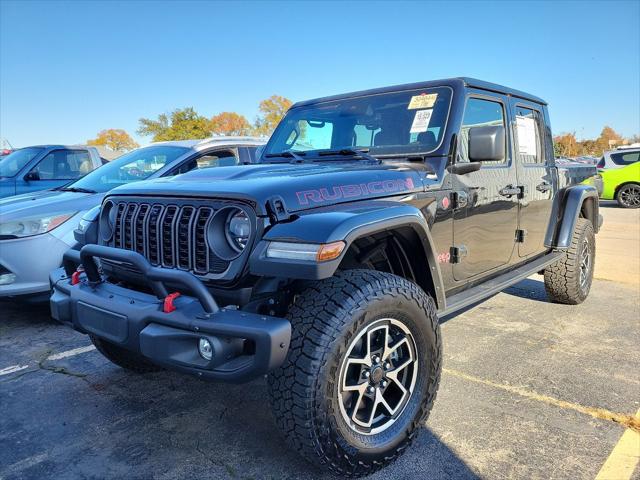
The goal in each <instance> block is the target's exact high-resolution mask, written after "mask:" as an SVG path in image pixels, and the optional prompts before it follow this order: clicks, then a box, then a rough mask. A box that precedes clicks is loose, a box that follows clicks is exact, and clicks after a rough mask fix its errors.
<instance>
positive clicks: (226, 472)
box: [0, 352, 479, 480]
mask: <svg viewBox="0 0 640 480" xmlns="http://www.w3.org/2000/svg"><path fill="white" fill-rule="evenodd" d="M69 368H70V369H73V370H76V371H81V372H83V373H85V372H86V374H87V376H85V377H84V378H76V377H70V376H69V375H60V374H55V373H49V372H38V373H33V374H30V375H25V376H23V377H21V378H18V379H15V380H12V381H10V382H6V383H3V384H2V390H3V391H4V394H3V396H4V395H6V397H5V399H4V401H3V402H2V403H4V404H5V405H4V407H3V410H5V411H10V412H12V414H11V416H3V417H0V431H2V432H3V435H2V436H3V443H4V444H5V445H7V446H9V448H5V449H1V450H0V465H3V467H0V477H2V478H5V479H7V480H8V479H13V478H20V479H31V478H33V479H37V478H43V477H47V478H71V479H74V478H101V479H106V478H132V479H135V478H163V479H173V478H216V479H247V480H248V479H272V478H273V479H276V478H277V479H298V478H305V479H331V478H335V477H333V476H331V475H327V474H325V473H323V472H321V471H319V470H317V469H315V468H314V467H313V466H311V465H310V464H308V463H306V462H305V461H304V460H302V458H301V457H300V456H299V455H298V454H297V452H295V451H293V450H291V449H289V448H288V447H287V446H286V445H285V442H284V440H283V438H282V437H281V436H280V435H279V432H278V430H277V428H276V425H275V424H274V422H273V419H272V417H271V413H270V409H269V405H268V400H267V389H266V382H265V381H264V380H263V379H260V380H256V381H254V382H251V383H249V384H245V385H229V384H213V383H206V382H202V381H199V380H196V379H193V378H191V377H186V376H181V375H178V374H173V373H169V372H160V373H156V374H147V375H136V374H131V373H128V372H126V371H124V370H121V369H119V368H117V367H115V366H113V365H111V364H110V363H108V362H107V361H106V360H105V359H103V358H102V357H101V356H100V355H98V354H97V353H96V352H93V353H91V354H87V355H86V356H79V357H75V358H74V359H73V360H72V361H70V363H69ZM25 398H29V401H28V402H25V401H24V399H25ZM369 478H371V479H372V480H375V479H382V478H406V479H410V478H411V479H413V478H421V479H446V478H452V479H453V478H455V479H477V478H479V477H478V475H477V474H475V473H474V472H473V471H472V470H471V469H470V468H469V467H468V466H467V465H466V464H465V463H464V462H463V461H462V460H461V459H460V458H459V457H458V456H457V454H456V453H455V452H454V451H452V450H451V449H450V448H449V447H448V446H447V445H446V444H445V443H443V442H442V441H441V440H440V439H439V438H438V436H436V435H435V434H433V433H432V432H431V431H430V430H429V429H428V428H425V429H424V430H423V431H422V432H421V434H420V435H418V437H417V439H416V441H415V442H414V444H413V445H412V447H411V448H409V449H408V450H407V451H406V452H405V455H403V456H402V457H401V458H400V459H399V460H398V461H397V462H395V463H394V464H393V465H391V466H389V467H388V468H386V469H384V470H382V471H380V472H378V473H377V474H374V475H372V476H371V477H369Z"/></svg>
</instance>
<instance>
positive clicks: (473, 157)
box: [469, 125, 505, 162]
mask: <svg viewBox="0 0 640 480" xmlns="http://www.w3.org/2000/svg"><path fill="white" fill-rule="evenodd" d="M504 158H505V131H504V126H503V125H490V126H486V127H473V128H470V129H469V161H471V162H500V161H502V160H504Z"/></svg>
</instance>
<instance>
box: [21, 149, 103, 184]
mask: <svg viewBox="0 0 640 480" xmlns="http://www.w3.org/2000/svg"><path fill="white" fill-rule="evenodd" d="M90 170H91V161H90V160H89V154H88V153H87V152H86V151H84V150H54V151H53V152H50V153H49V154H48V155H47V156H46V157H44V158H43V159H42V160H41V161H40V163H38V165H36V167H34V169H33V170H32V171H34V172H37V173H38V176H39V177H40V180H73V179H76V178H80V177H81V176H83V175H84V174H86V173H89V171H90Z"/></svg>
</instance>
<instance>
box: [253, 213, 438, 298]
mask: <svg viewBox="0 0 640 480" xmlns="http://www.w3.org/2000/svg"><path fill="white" fill-rule="evenodd" d="M402 227H410V228H412V229H413V231H414V232H415V233H416V234H417V236H418V238H419V239H420V242H421V245H422V248H423V249H424V254H425V256H426V258H427V261H428V264H429V265H428V268H429V273H430V275H431V280H432V282H433V286H434V294H435V297H436V298H435V299H434V300H435V301H436V304H437V306H438V309H441V308H444V306H445V295H444V285H443V282H442V274H441V272H440V265H439V264H438V261H437V258H436V252H437V250H436V248H435V244H434V242H433V239H432V237H431V232H430V230H429V226H428V223H427V221H426V219H425V217H424V215H422V213H421V211H420V210H419V209H418V208H416V207H414V206H412V205H408V204H404V203H397V202H383V201H381V202H368V203H367V204H366V205H362V204H360V205H358V206H351V207H348V206H343V207H338V208H336V207H334V208H333V209H331V210H329V209H320V210H317V211H313V212H309V213H306V214H304V215H300V216H298V217H297V218H295V219H294V220H292V221H289V222H283V223H278V224H276V225H274V226H273V227H271V229H270V230H269V231H268V232H267V233H266V234H265V235H264V237H263V238H262V240H261V241H260V242H259V243H258V245H257V247H256V248H255V249H254V251H253V253H252V254H251V258H250V259H249V270H250V272H251V273H252V274H255V275H264V276H272V277H284V278H294V279H300V280H321V279H324V278H329V277H331V276H333V275H334V273H335V272H336V270H337V269H338V267H339V265H340V262H341V261H342V259H343V257H344V255H345V253H346V252H347V251H348V250H349V247H350V246H351V244H352V243H353V242H354V241H355V240H357V239H358V238H361V237H363V236H366V235H371V234H374V233H379V232H384V231H390V230H394V229H397V228H402ZM339 240H342V241H344V242H345V243H346V247H345V249H344V250H343V252H342V254H341V255H340V257H338V258H336V259H335V260H331V261H327V262H321V263H318V262H305V261H297V260H284V259H273V258H267V257H266V249H267V246H268V243H269V242H270V241H284V242H301V243H319V244H320V243H331V242H335V241H339ZM425 267H427V266H426V265H425Z"/></svg>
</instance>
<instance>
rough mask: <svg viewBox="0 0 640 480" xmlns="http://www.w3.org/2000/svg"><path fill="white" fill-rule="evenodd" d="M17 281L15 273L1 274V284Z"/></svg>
mask: <svg viewBox="0 0 640 480" xmlns="http://www.w3.org/2000/svg"><path fill="white" fill-rule="evenodd" d="M15 281H16V274H15V273H5V274H3V275H0V285H11V284H12V283H13V282H15Z"/></svg>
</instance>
